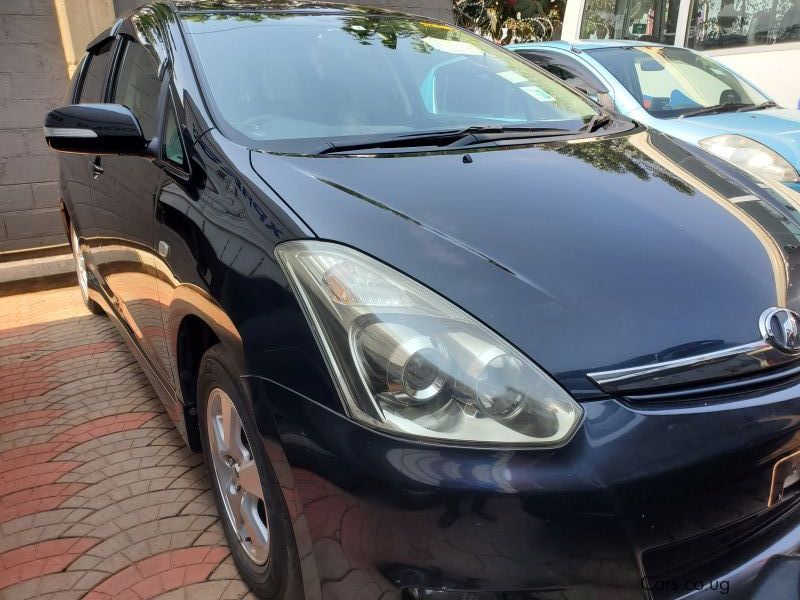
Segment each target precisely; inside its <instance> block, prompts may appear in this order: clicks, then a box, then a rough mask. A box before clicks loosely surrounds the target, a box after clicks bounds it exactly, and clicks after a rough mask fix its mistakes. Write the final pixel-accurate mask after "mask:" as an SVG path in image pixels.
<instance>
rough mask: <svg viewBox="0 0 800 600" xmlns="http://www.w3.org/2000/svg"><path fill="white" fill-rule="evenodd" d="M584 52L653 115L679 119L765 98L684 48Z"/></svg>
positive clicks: (752, 103)
mask: <svg viewBox="0 0 800 600" xmlns="http://www.w3.org/2000/svg"><path fill="white" fill-rule="evenodd" d="M587 52H588V54H589V55H590V56H591V57H592V58H593V59H595V60H596V61H597V62H599V63H600V64H601V65H603V66H604V67H605V68H606V69H607V70H608V71H610V72H611V74H612V75H613V76H614V77H616V78H617V79H618V80H619V82H620V83H621V84H622V85H623V86H625V89H627V90H628V91H629V92H630V93H631V95H632V96H633V97H634V98H636V100H637V101H638V102H639V104H641V105H642V107H643V108H644V109H645V110H646V111H647V112H649V113H650V114H651V115H653V116H655V117H660V118H672V117H679V116H681V115H682V114H684V113H690V112H692V111H696V110H698V109H701V108H708V107H711V106H717V105H723V104H731V105H749V106H755V105H758V104H761V103H763V102H767V101H768V100H769V99H768V98H767V97H766V96H764V95H763V94H761V93H760V92H759V91H758V90H756V89H755V88H754V87H753V86H751V85H750V84H748V83H747V82H746V81H744V80H742V79H740V78H739V77H737V76H736V75H735V74H733V73H731V72H730V71H728V70H727V69H725V68H724V67H722V66H721V65H720V64H719V63H716V62H713V61H711V60H709V59H707V58H705V57H703V56H700V55H699V54H695V53H694V52H692V51H691V50H687V49H685V48H662V47H650V46H641V47H623V48H597V49H594V50H588V51H587Z"/></svg>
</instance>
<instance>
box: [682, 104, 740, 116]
mask: <svg viewBox="0 0 800 600" xmlns="http://www.w3.org/2000/svg"><path fill="white" fill-rule="evenodd" d="M752 106H753V104H752V103H749V102H747V103H745V102H728V103H726V104H714V105H713V106H706V107H704V108H698V109H697V110H690V111H689V112H687V113H683V114H682V115H681V116H680V117H678V118H679V119H683V118H685V117H696V116H699V115H713V114H715V113H721V112H735V111H739V110H742V109H743V108H751V107H752Z"/></svg>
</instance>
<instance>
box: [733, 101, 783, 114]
mask: <svg viewBox="0 0 800 600" xmlns="http://www.w3.org/2000/svg"><path fill="white" fill-rule="evenodd" d="M765 108H778V103H777V102H775V101H773V100H767V101H766V102H762V103H761V104H755V105H753V106H743V107H742V108H740V109H739V110H737V111H736V112H750V111H751V110H764V109H765Z"/></svg>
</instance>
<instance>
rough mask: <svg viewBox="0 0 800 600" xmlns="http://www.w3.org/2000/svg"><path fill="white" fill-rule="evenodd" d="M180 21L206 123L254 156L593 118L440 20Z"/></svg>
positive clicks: (570, 97) (588, 109)
mask: <svg viewBox="0 0 800 600" xmlns="http://www.w3.org/2000/svg"><path fill="white" fill-rule="evenodd" d="M181 18H182V22H183V26H184V30H185V33H186V37H187V38H188V39H189V43H190V45H192V46H194V49H193V53H194V54H195V61H196V62H197V63H199V65H197V66H198V71H199V74H200V77H201V79H204V80H205V81H204V87H205V89H206V91H207V93H208V96H210V98H209V99H210V100H211V102H212V104H213V105H215V107H216V110H215V113H216V118H217V119H220V120H222V121H224V124H227V125H228V126H229V127H230V128H232V129H234V130H235V131H236V132H238V133H240V134H241V135H242V136H244V137H245V138H246V139H247V140H246V141H247V142H249V143H251V145H255V146H257V147H259V146H261V147H266V148H270V147H273V146H275V144H274V143H273V142H274V141H280V140H283V141H286V140H290V141H294V142H297V141H298V140H308V139H316V140H319V139H330V140H334V141H337V142H341V141H342V140H347V139H348V138H349V137H352V136H365V135H383V136H386V135H387V134H390V135H392V136H399V135H406V134H414V133H419V132H430V131H438V130H452V129H459V128H466V127H473V126H485V125H489V126H498V125H499V126H535V127H546V128H558V129H567V130H570V131H575V130H578V129H580V128H581V127H582V126H584V125H585V124H586V123H587V122H588V121H589V120H590V119H591V117H593V116H595V115H596V114H597V110H596V109H595V108H594V107H593V105H592V104H590V103H589V102H588V101H587V100H586V99H584V98H583V97H582V96H581V95H580V94H578V93H576V92H574V91H572V90H570V89H569V88H568V87H566V86H564V85H563V84H561V83H560V82H558V81H556V80H555V79H554V78H552V77H550V76H549V75H546V74H544V73H543V72H541V71H540V70H538V69H536V68H534V67H532V66H530V65H529V64H528V63H527V62H526V61H524V60H522V59H519V58H517V57H515V56H514V55H512V54H510V53H507V52H505V51H503V50H501V49H500V48H498V47H497V46H495V45H494V44H491V43H490V42H487V41H485V40H483V39H481V38H479V37H477V36H474V35H471V34H469V33H466V32H464V31H461V30H459V29H456V28H454V27H450V26H447V25H443V24H440V23H431V22H425V21H418V20H413V19H406V18H395V17H383V16H365V15H330V14H327V15H325V14H320V15H308V14H287V13H270V12H261V13H246V14H243V13H237V14H230V13H216V14H213V13H211V14H184V15H181ZM252 142H255V144H252ZM294 145H295V146H296V145H297V144H296V143H295V144H294ZM284 146H285V144H284ZM290 146H291V144H290Z"/></svg>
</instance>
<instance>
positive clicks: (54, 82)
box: [0, 0, 453, 258]
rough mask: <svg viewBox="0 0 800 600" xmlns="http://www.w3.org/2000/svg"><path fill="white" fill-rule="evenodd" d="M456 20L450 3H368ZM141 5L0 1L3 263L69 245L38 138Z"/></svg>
mask: <svg viewBox="0 0 800 600" xmlns="http://www.w3.org/2000/svg"><path fill="white" fill-rule="evenodd" d="M360 3H362V4H369V5H373V6H380V7H383V8H393V9H397V10H403V11H406V12H411V13H416V14H420V15H424V16H429V17H433V18H436V19H440V20H444V21H452V20H453V4H452V0H367V1H362V2H360ZM140 4H144V1H143V0H0V258H2V255H3V254H4V253H9V252H15V251H18V250H27V249H32V248H39V247H44V246H55V245H61V244H66V241H67V240H66V236H65V235H64V229H63V226H62V224H61V217H60V215H59V208H58V204H59V199H58V194H57V188H56V179H57V176H58V172H57V168H58V167H57V163H56V160H55V156H54V155H53V154H52V153H51V152H50V151H49V149H48V148H47V145H46V144H45V141H44V136H43V134H42V122H43V120H44V115H45V114H46V113H47V111H48V110H50V109H52V108H54V107H56V106H58V105H60V104H61V102H62V100H63V96H64V92H65V90H66V86H67V82H68V80H69V77H70V76H71V75H72V73H73V72H74V71H75V68H76V67H77V65H78V62H79V61H80V60H81V58H82V57H83V53H84V49H85V48H86V44H87V43H88V42H89V41H91V40H92V39H93V38H94V37H95V36H96V35H97V34H98V33H99V32H100V31H102V30H103V29H105V28H106V27H108V26H109V25H110V24H111V23H112V22H113V20H114V19H115V18H116V17H117V16H118V15H121V14H123V13H124V12H127V11H128V10H131V9H133V8H135V7H136V6H138V5H140Z"/></svg>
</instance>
